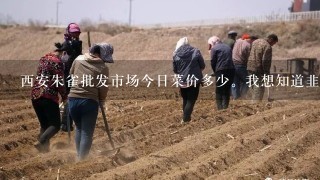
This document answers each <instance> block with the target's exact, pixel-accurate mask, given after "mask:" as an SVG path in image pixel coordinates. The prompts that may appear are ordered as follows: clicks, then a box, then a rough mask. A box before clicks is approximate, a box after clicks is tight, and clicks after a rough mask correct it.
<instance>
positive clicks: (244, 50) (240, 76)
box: [231, 34, 257, 99]
mask: <svg viewBox="0 0 320 180" xmlns="http://www.w3.org/2000/svg"><path fill="white" fill-rule="evenodd" d="M256 39H257V37H255V36H250V35H249V34H243V35H242V37H241V38H239V39H237V41H236V43H235V44H234V48H233V50H232V59H233V64H234V68H235V75H234V79H233V84H232V87H231V93H232V96H233V98H234V99H238V98H240V97H245V95H246V93H247V91H248V85H247V78H248V71H247V63H248V58H249V55H250V50H251V44H252V42H253V41H254V40H256Z"/></svg>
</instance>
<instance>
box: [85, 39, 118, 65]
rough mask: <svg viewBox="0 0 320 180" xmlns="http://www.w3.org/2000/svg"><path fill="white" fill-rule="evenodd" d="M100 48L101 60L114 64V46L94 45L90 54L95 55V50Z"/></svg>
mask: <svg viewBox="0 0 320 180" xmlns="http://www.w3.org/2000/svg"><path fill="white" fill-rule="evenodd" d="M96 47H99V48H100V58H101V59H102V60H103V61H104V62H106V63H114V62H113V57H112V54H113V46H112V45H111V44H108V43H98V44H93V46H92V47H91V48H90V50H89V52H90V53H91V54H93V53H94V52H93V49H94V48H96Z"/></svg>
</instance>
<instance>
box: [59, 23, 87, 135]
mask: <svg viewBox="0 0 320 180" xmlns="http://www.w3.org/2000/svg"><path fill="white" fill-rule="evenodd" d="M80 34H81V30H80V27H79V25H78V24H76V23H70V24H69V25H68V26H67V28H66V33H65V34H64V42H63V45H64V46H66V47H68V51H66V53H65V56H64V58H62V62H63V63H64V77H65V78H64V81H65V84H66V91H67V94H69V92H70V88H71V87H69V86H68V81H70V80H71V77H70V76H69V75H70V74H69V72H70V68H71V66H72V64H73V61H74V60H75V59H76V58H77V57H78V56H79V55H81V54H82V41H81V40H80V38H79V36H80ZM67 121H69V122H70V130H71V131H72V130H73V126H72V118H71V117H70V115H69V112H68V104H65V106H64V109H63V113H62V122H61V130H62V131H65V132H67V131H68V128H67Z"/></svg>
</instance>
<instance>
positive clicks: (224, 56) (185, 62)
mask: <svg viewBox="0 0 320 180" xmlns="http://www.w3.org/2000/svg"><path fill="white" fill-rule="evenodd" d="M228 34H229V38H230V40H227V41H225V43H223V42H222V41H221V40H220V38H219V37H217V36H212V37H210V38H209V40H208V45H209V53H210V60H211V61H210V62H211V63H210V64H211V68H212V70H213V72H214V75H215V77H216V89H215V95H216V97H215V100H216V105H217V109H218V110H221V109H227V108H228V106H229V101H230V95H231V92H232V96H233V98H234V99H238V98H239V97H241V95H242V96H245V94H246V92H247V90H248V85H247V77H248V76H249V75H253V74H254V75H256V76H258V77H260V76H262V75H264V74H266V75H267V74H269V73H270V67H271V61H272V46H273V45H274V44H276V43H277V42H278V37H277V36H276V35H275V34H271V35H269V36H268V37H267V38H266V39H258V38H257V37H255V36H249V35H248V34H244V35H243V36H242V37H241V38H239V39H238V40H236V41H232V40H234V39H235V37H236V35H237V34H236V32H235V31H231V32H229V33H228ZM231 38H233V39H231ZM173 67H174V68H173V71H174V73H176V74H178V75H180V76H182V78H181V80H180V81H181V83H180V94H181V96H182V99H183V103H182V104H183V106H182V109H183V118H182V121H181V123H188V122H189V121H190V120H191V114H192V111H193V108H194V105H195V102H196V100H197V98H198V95H199V87H200V84H201V81H198V82H197V84H193V83H195V81H194V80H192V79H190V78H187V77H189V76H188V75H193V76H194V77H195V78H196V79H199V80H201V79H202V78H203V74H202V71H203V70H204V69H205V63H204V59H203V56H202V55H201V52H200V50H199V49H197V48H194V47H192V46H191V45H190V44H189V41H188V38H187V37H183V38H181V39H180V40H179V41H178V42H177V45H176V49H175V51H174V54H173ZM263 94H264V87H263V86H259V87H255V86H254V87H253V90H252V95H253V96H252V99H253V100H262V98H263Z"/></svg>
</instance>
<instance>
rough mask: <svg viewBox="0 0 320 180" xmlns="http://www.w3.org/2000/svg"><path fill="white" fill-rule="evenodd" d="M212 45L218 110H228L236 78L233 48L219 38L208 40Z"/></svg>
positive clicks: (212, 63)
mask: <svg viewBox="0 0 320 180" xmlns="http://www.w3.org/2000/svg"><path fill="white" fill-rule="evenodd" d="M208 44H210V45H211V47H212V48H211V55H210V57H211V67H212V70H213V72H214V73H215V76H216V103H217V109H218V110H221V109H227V108H228V106H229V100H230V90H231V84H232V82H233V77H234V65H233V62H232V51H231V48H230V47H229V46H228V45H226V44H224V43H222V42H221V41H220V39H219V37H217V36H212V37H211V38H209V40H208Z"/></svg>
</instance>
